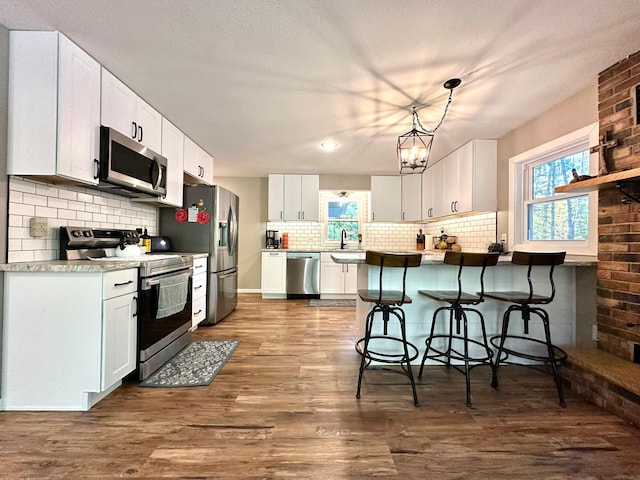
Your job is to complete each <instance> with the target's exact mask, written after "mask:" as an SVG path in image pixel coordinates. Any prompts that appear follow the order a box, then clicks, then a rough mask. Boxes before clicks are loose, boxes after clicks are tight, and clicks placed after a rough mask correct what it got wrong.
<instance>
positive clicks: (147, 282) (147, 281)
mask: <svg viewBox="0 0 640 480" xmlns="http://www.w3.org/2000/svg"><path fill="white" fill-rule="evenodd" d="M182 273H188V274H189V277H193V270H191V269H188V270H179V271H177V272H171V273H167V274H165V275H158V276H157V277H152V278H143V279H142V282H141V284H142V285H141V286H140V289H141V290H150V289H151V287H153V286H154V285H158V284H159V283H160V279H161V278H169V277H173V276H175V275H178V274H182Z"/></svg>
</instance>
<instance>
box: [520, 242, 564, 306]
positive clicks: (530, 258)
mask: <svg viewBox="0 0 640 480" xmlns="http://www.w3.org/2000/svg"><path fill="white" fill-rule="evenodd" d="M566 255H567V252H513V256H512V257H511V263H513V264H514V265H527V266H528V267H529V268H528V269H527V283H528V284H529V299H528V301H527V303H529V302H531V299H532V298H533V295H534V292H533V288H534V286H533V280H532V279H531V272H532V270H533V267H548V268H549V285H550V287H551V293H550V294H549V295H548V296H547V298H546V299H544V300H540V299H536V303H543V304H546V303H550V302H551V301H552V300H553V297H555V295H556V285H555V283H554V281H553V270H554V268H555V267H556V266H557V265H562V264H563V263H564V259H565V257H566Z"/></svg>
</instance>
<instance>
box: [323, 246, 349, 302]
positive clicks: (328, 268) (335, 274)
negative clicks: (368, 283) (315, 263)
mask: <svg viewBox="0 0 640 480" xmlns="http://www.w3.org/2000/svg"><path fill="white" fill-rule="evenodd" d="M357 283H358V266H357V265H349V264H345V263H336V262H334V261H333V260H332V259H331V254H330V253H321V254H320V296H321V298H332V297H334V298H347V296H348V297H349V298H351V297H355V295H356V293H357V290H358V286H357Z"/></svg>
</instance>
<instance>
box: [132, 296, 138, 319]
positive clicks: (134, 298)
mask: <svg viewBox="0 0 640 480" xmlns="http://www.w3.org/2000/svg"><path fill="white" fill-rule="evenodd" d="M133 301H134V302H135V303H136V309H135V311H134V312H133V317H134V318H135V317H137V316H138V297H133Z"/></svg>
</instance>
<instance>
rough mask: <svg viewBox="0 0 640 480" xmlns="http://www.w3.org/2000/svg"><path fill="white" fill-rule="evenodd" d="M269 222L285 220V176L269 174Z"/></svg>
mask: <svg viewBox="0 0 640 480" xmlns="http://www.w3.org/2000/svg"><path fill="white" fill-rule="evenodd" d="M268 210H269V212H268V213H269V220H270V221H272V222H278V221H282V220H284V175H283V174H281V173H272V174H269V205H268Z"/></svg>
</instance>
